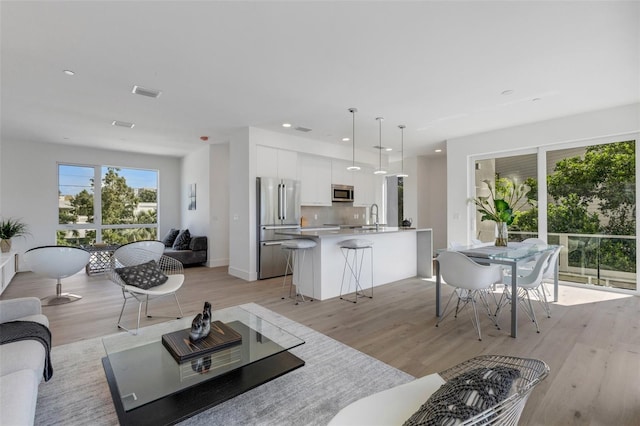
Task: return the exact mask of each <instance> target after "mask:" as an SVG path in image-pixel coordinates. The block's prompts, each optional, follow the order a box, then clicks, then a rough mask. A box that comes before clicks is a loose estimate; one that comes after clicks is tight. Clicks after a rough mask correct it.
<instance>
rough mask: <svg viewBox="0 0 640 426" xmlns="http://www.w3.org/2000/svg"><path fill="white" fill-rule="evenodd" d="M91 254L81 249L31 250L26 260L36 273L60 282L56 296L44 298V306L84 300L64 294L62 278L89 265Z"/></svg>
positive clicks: (59, 247) (38, 248) (48, 248)
mask: <svg viewBox="0 0 640 426" xmlns="http://www.w3.org/2000/svg"><path fill="white" fill-rule="evenodd" d="M89 256H90V254H89V252H88V251H86V250H84V249H82V248H80V247H70V246H43V247H35V248H32V249H29V250H27V251H26V252H25V254H24V260H25V262H26V263H27V265H28V266H29V269H31V270H32V271H33V272H34V273H36V274H38V275H42V276H44V277H48V278H55V279H56V280H58V282H57V285H56V294H55V295H53V296H48V297H45V298H42V299H41V300H42V305H43V306H54V305H62V304H65V303H70V302H75V301H76V300H79V299H82V296H78V295H77V294H70V293H63V292H62V282H61V280H62V278H66V277H70V276H71V275H74V274H76V273H78V272H79V271H80V270H82V269H83V268H84V267H85V266H86V265H87V263H89Z"/></svg>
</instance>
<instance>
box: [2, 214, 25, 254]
mask: <svg viewBox="0 0 640 426" xmlns="http://www.w3.org/2000/svg"><path fill="white" fill-rule="evenodd" d="M27 234H28V230H27V225H26V224H24V223H22V222H20V221H19V220H16V219H11V218H8V219H2V220H0V250H1V251H2V253H7V252H9V251H11V238H13V237H21V236H24V235H27Z"/></svg>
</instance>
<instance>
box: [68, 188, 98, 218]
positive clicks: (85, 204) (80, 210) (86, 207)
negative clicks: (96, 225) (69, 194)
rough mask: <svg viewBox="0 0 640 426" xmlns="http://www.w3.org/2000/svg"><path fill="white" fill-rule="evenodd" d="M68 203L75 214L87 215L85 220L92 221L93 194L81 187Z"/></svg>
mask: <svg viewBox="0 0 640 426" xmlns="http://www.w3.org/2000/svg"><path fill="white" fill-rule="evenodd" d="M70 204H71V205H72V206H73V207H74V209H75V215H76V216H87V222H90V223H93V194H91V193H89V191H87V190H86V189H83V190H82V191H80V192H79V193H78V194H77V195H76V196H75V197H73V198H72V199H71V201H70Z"/></svg>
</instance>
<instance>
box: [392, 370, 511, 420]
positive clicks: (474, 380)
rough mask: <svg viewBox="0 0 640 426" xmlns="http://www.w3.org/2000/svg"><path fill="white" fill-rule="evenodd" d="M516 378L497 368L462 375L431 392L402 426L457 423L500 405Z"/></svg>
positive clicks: (507, 371)
mask: <svg viewBox="0 0 640 426" xmlns="http://www.w3.org/2000/svg"><path fill="white" fill-rule="evenodd" d="M518 377H520V371H519V370H517V369H515V368H509V367H501V366H496V367H491V368H489V367H482V368H476V369H474V370H470V371H467V372H466V373H462V374H460V375H459V376H456V377H454V378H453V379H451V380H449V381H448V382H447V383H445V384H444V385H442V386H441V387H440V389H438V390H437V391H435V392H434V393H433V395H431V397H430V398H429V399H428V400H427V402H425V403H424V404H422V406H421V407H420V409H419V410H418V411H416V412H415V413H414V414H413V415H412V416H411V417H410V418H409V420H407V421H406V422H405V423H404V426H418V425H420V426H436V425H454V424H458V423H461V422H463V421H465V420H467V419H469V418H471V417H473V416H475V415H476V414H479V413H482V412H483V411H485V410H487V409H488V408H491V407H492V406H494V405H496V404H498V403H499V402H501V401H503V400H504V399H505V398H506V397H507V396H508V395H509V391H510V389H511V384H512V383H513V380H515V379H516V378H518Z"/></svg>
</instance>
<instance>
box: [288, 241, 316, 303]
mask: <svg viewBox="0 0 640 426" xmlns="http://www.w3.org/2000/svg"><path fill="white" fill-rule="evenodd" d="M311 248H313V247H285V246H283V247H282V249H283V250H286V251H287V266H286V267H285V269H284V276H283V277H282V289H283V290H284V288H285V285H286V280H287V275H289V274H291V281H290V282H289V298H291V293H292V292H293V286H294V284H293V276H294V274H296V273H297V275H298V279H297V280H296V282H298V283H300V278H301V276H302V265H304V260H305V257H306V255H307V250H309V249H311ZM300 252H302V262H298V265H299V266H300V268H294V265H295V264H296V259H297V258H298V256H300ZM311 268H312V272H311V274H312V275H311V276H315V261H314V260H313V259H312V262H311ZM296 269H297V271H296ZM313 290H315V289H312V291H313ZM298 296H300V300H301V301H302V302H303V303H304V302H306V301H307V299H305V298H304V294H302V293H300V291H299V290H298V285H296V294H295V300H296V305H298V304H299V303H300V301H298ZM282 298H283V299H284V296H283V297H282ZM314 298H315V295H314V296H313V297H311V298H309V301H311V302H313V299H314Z"/></svg>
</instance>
